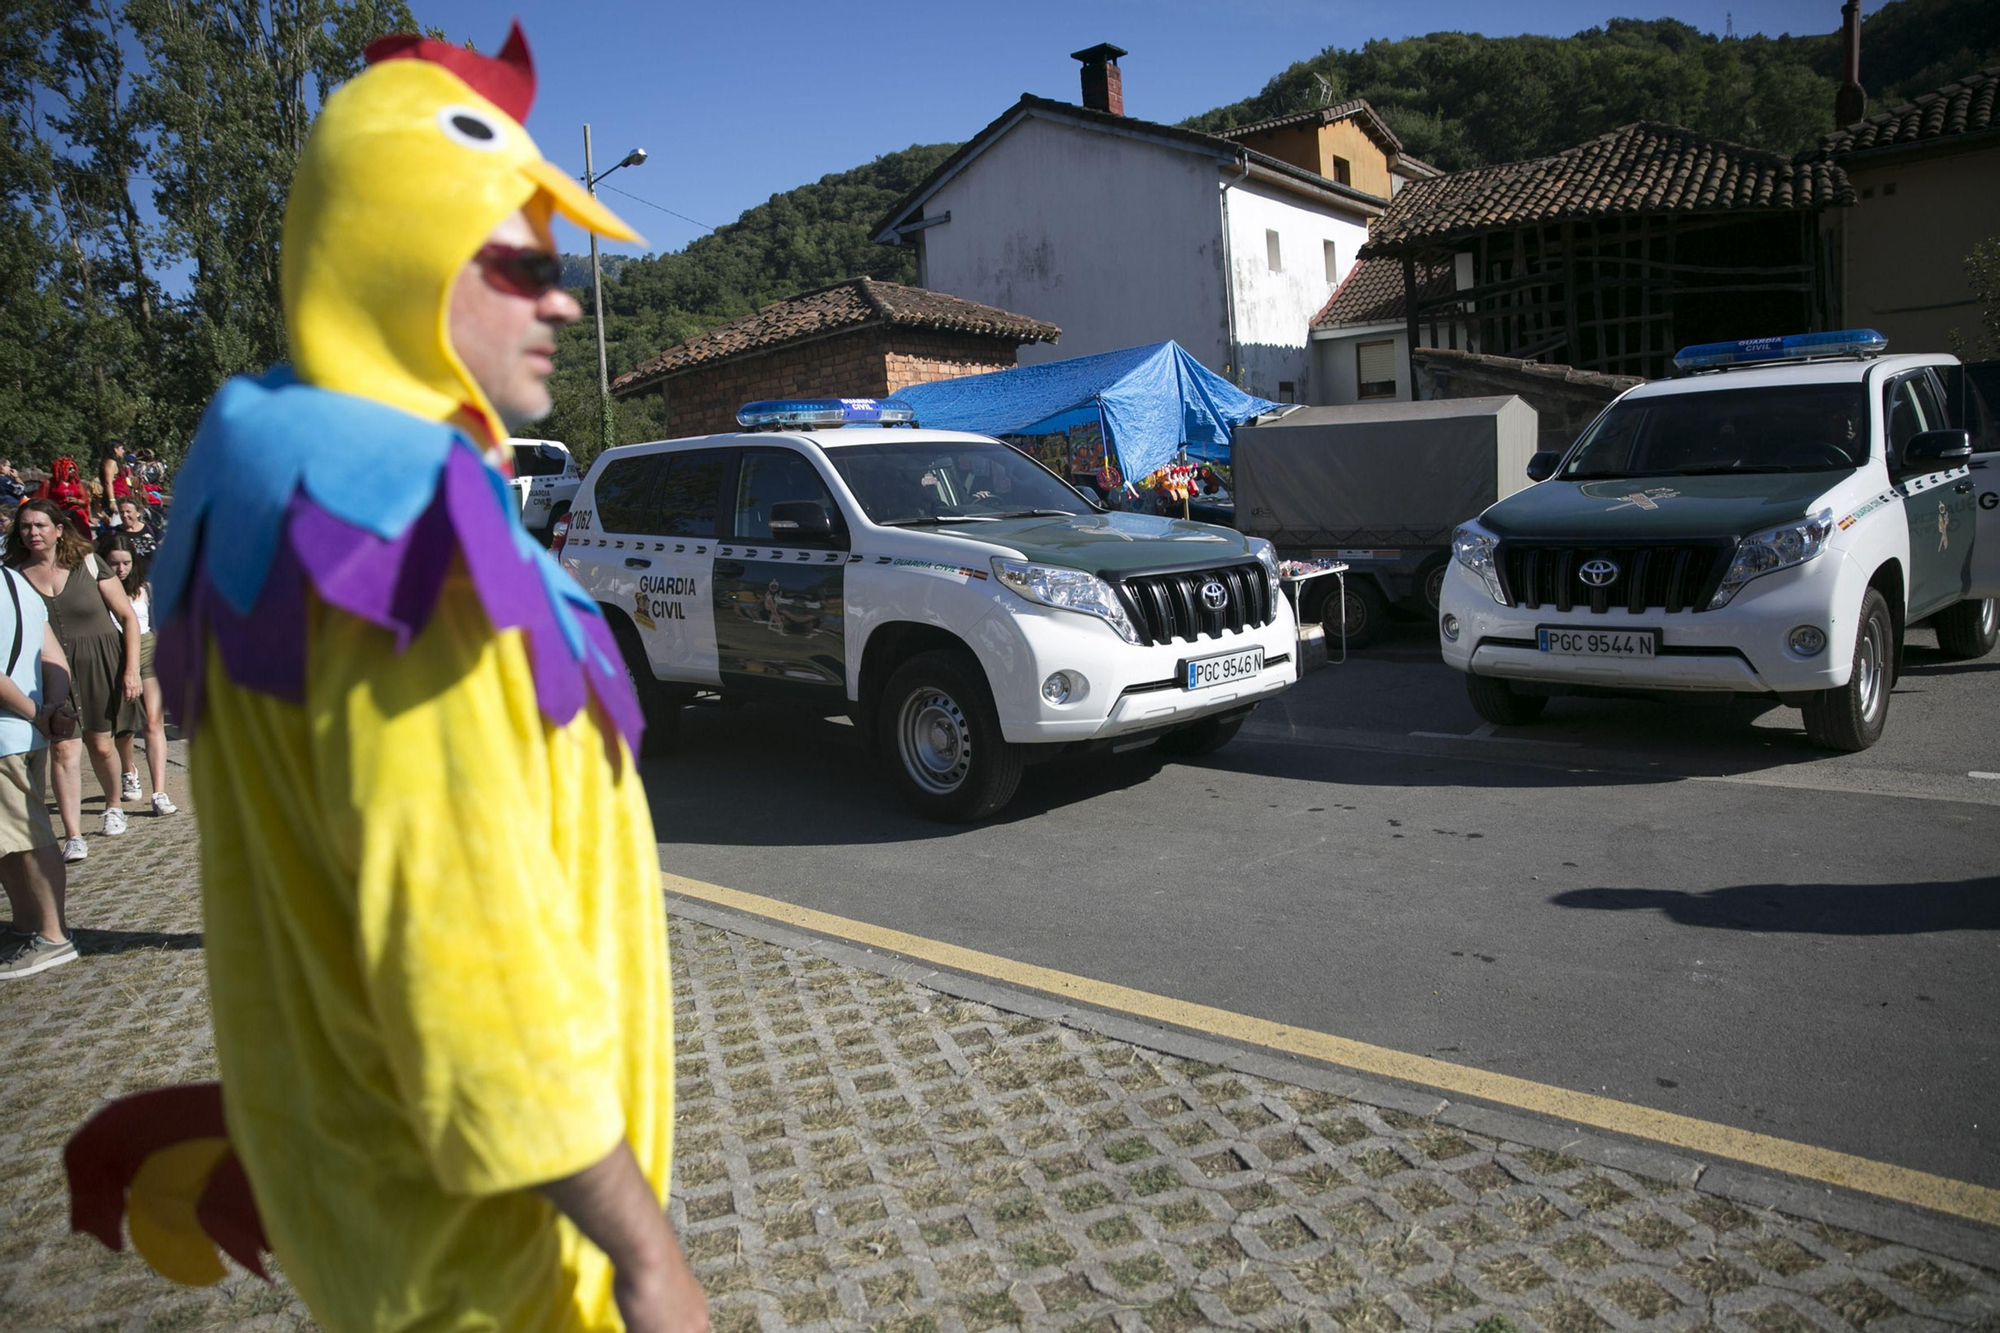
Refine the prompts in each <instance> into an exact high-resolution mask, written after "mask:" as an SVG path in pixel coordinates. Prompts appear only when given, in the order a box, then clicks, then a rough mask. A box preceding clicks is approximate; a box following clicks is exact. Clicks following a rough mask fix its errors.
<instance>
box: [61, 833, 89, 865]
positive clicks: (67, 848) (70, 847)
mask: <svg viewBox="0 0 2000 1333" xmlns="http://www.w3.org/2000/svg"><path fill="white" fill-rule="evenodd" d="M62 854H63V860H64V861H65V862H68V861H81V860H82V859H83V858H84V857H86V856H89V855H90V848H88V847H86V846H84V845H83V839H82V838H64V839H63V840H62Z"/></svg>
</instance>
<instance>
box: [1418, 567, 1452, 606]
mask: <svg viewBox="0 0 2000 1333" xmlns="http://www.w3.org/2000/svg"><path fill="white" fill-rule="evenodd" d="M1448 567H1449V562H1448V561H1444V560H1440V561H1438V562H1437V564H1435V565H1433V566H1432V567H1431V568H1430V569H1428V570H1426V571H1425V573H1424V605H1425V607H1427V608H1428V609H1429V610H1430V613H1431V619H1433V620H1435V619H1437V613H1438V603H1439V602H1441V601H1443V600H1444V574H1445V570H1446V569H1447V568H1448Z"/></svg>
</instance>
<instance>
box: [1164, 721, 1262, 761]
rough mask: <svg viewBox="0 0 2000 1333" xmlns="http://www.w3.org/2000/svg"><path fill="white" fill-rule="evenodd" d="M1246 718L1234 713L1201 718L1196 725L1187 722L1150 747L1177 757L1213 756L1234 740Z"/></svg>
mask: <svg viewBox="0 0 2000 1333" xmlns="http://www.w3.org/2000/svg"><path fill="white" fill-rule="evenodd" d="M1247 717H1249V714H1248V713H1238V714H1237V715H1236V716H1235V717H1205V718H1203V719H1201V721H1199V722H1190V723H1189V724H1188V725H1187V726H1185V727H1175V728H1174V729H1173V730H1172V731H1170V732H1168V733H1167V734H1166V735H1164V736H1162V737H1160V739H1158V740H1156V741H1154V742H1153V748H1154V749H1155V750H1157V751H1159V752H1160V753H1161V754H1170V755H1173V756H1175V757H1177V758H1191V757H1193V756H1195V755H1202V754H1214V753H1215V752H1216V751H1217V750H1220V749H1221V748H1222V747H1223V746H1225V745H1227V744H1229V742H1231V741H1233V740H1235V739H1236V733H1237V732H1239V731H1241V730H1243V722H1244V719H1245V718H1247Z"/></svg>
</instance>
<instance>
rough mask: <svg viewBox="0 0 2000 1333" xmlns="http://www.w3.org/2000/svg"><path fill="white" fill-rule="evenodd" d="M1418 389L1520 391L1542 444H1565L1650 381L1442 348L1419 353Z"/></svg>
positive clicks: (1439, 392) (1449, 393)
mask: <svg viewBox="0 0 2000 1333" xmlns="http://www.w3.org/2000/svg"><path fill="white" fill-rule="evenodd" d="M1415 361H1416V369H1417V389H1418V394H1419V396H1420V397H1422V398H1424V399H1425V400H1426V401H1428V400H1430V399H1433V398H1488V397H1491V396H1493V395H1495V394H1503V393H1511V394H1518V395H1519V396H1520V397H1521V398H1522V400H1523V401H1525V402H1526V403H1527V404H1528V406H1530V407H1532V408H1534V409H1535V413H1536V415H1537V416H1538V417H1539V418H1540V430H1541V438H1540V441H1539V443H1538V444H1537V446H1536V447H1537V448H1540V449H1566V448H1568V447H1569V446H1570V444H1571V443H1572V442H1573V441H1575V439H1576V437H1577V436H1578V435H1581V434H1582V433H1583V428H1584V427H1585V426H1588V425H1589V424H1590V423H1591V421H1592V420H1594V419H1595V418H1596V416H1597V414H1598V413H1599V412H1601V411H1603V410H1604V407H1605V405H1606V404H1607V403H1609V402H1610V401H1611V400H1612V399H1614V398H1616V397H1617V396H1618V395H1619V394H1621V393H1623V392H1625V391H1626V390H1627V389H1629V388H1632V387H1633V386H1634V385H1637V384H1642V383H1644V382H1645V381H1643V380H1640V379H1638V378H1636V377H1634V376H1631V375H1603V374H1599V373H1598V372H1597V371H1594V370H1578V369H1576V368H1575V367H1573V366H1557V365H1547V364H1545V363H1543V362H1540V361H1521V360H1518V359H1516V358H1514V357H1511V356H1487V355H1486V354H1484V353H1481V352H1459V351H1452V350H1450V349H1448V348H1442V347H1419V348H1418V349H1417V350H1416V353H1415Z"/></svg>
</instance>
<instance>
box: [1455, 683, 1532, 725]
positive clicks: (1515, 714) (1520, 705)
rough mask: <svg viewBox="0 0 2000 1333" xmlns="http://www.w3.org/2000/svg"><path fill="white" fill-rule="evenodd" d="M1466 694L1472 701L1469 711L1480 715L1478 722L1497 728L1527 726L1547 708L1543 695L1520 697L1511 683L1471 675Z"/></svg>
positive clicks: (1466, 686) (1522, 695)
mask: <svg viewBox="0 0 2000 1333" xmlns="http://www.w3.org/2000/svg"><path fill="white" fill-rule="evenodd" d="M1465 694H1466V697H1467V698H1468V699H1470V700H1472V711H1473V712H1475V713H1477V714H1479V719H1480V721H1482V722H1491V723H1492V724H1493V725H1494V726H1496V727H1520V726H1526V725H1527V724H1528V723H1530V722H1533V721H1534V720H1535V719H1536V718H1538V717H1540V716H1541V715H1542V710H1543V709H1545V708H1547V707H1548V706H1549V698H1548V696H1547V695H1545V694H1523V693H1521V692H1520V691H1519V690H1517V689H1515V688H1514V686H1513V683H1512V682H1510V681H1505V680H1501V679H1500V678H1498V677H1497V676H1475V675H1472V674H1471V673H1470V672H1468V673H1467V674H1466V677H1465Z"/></svg>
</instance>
